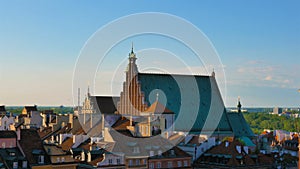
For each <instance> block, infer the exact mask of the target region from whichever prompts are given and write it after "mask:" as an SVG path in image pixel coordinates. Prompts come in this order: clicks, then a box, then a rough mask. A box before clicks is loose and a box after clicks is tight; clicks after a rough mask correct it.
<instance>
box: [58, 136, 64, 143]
mask: <svg viewBox="0 0 300 169" xmlns="http://www.w3.org/2000/svg"><path fill="white" fill-rule="evenodd" d="M62 139H63V135H62V134H59V144H61V143H62V141H63V140H62Z"/></svg>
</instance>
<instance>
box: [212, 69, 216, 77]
mask: <svg viewBox="0 0 300 169" xmlns="http://www.w3.org/2000/svg"><path fill="white" fill-rule="evenodd" d="M211 76H212V77H215V76H216V73H215V68H213V71H212V73H211Z"/></svg>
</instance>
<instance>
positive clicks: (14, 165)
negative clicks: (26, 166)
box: [13, 161, 18, 169]
mask: <svg viewBox="0 0 300 169" xmlns="http://www.w3.org/2000/svg"><path fill="white" fill-rule="evenodd" d="M16 168H18V162H17V161H15V162H13V169H16Z"/></svg>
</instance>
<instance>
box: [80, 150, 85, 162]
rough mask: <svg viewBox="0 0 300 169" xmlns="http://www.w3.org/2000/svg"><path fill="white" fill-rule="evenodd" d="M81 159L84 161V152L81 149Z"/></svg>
mask: <svg viewBox="0 0 300 169" xmlns="http://www.w3.org/2000/svg"><path fill="white" fill-rule="evenodd" d="M81 161H85V154H84V150H82V151H81Z"/></svg>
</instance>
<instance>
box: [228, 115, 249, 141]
mask: <svg viewBox="0 0 300 169" xmlns="http://www.w3.org/2000/svg"><path fill="white" fill-rule="evenodd" d="M227 115H228V117H229V121H230V124H231V126H232V129H233V132H234V135H235V136H236V137H242V136H246V137H254V136H255V135H254V133H253V132H252V130H251V129H250V127H249V124H248V123H247V122H246V120H245V118H244V116H243V114H242V113H236V112H232V113H227Z"/></svg>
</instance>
